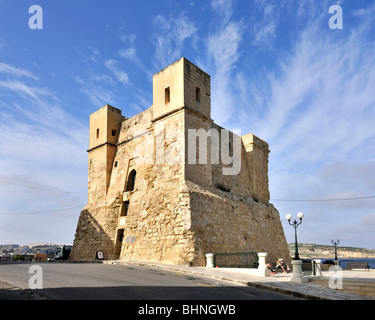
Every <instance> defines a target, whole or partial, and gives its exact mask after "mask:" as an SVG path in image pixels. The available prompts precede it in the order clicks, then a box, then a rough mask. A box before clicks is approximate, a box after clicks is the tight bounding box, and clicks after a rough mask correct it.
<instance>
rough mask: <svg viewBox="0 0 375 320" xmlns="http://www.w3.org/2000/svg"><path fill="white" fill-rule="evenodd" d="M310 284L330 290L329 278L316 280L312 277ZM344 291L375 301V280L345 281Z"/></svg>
mask: <svg viewBox="0 0 375 320" xmlns="http://www.w3.org/2000/svg"><path fill="white" fill-rule="evenodd" d="M310 283H312V284H316V285H319V286H322V287H325V288H329V284H328V283H329V278H326V277H322V278H314V277H310ZM342 284H343V289H337V290H340V291H344V292H348V293H355V294H360V295H364V296H368V297H371V298H374V299H375V280H372V279H371V280H368V279H366V280H363V279H345V278H344V279H343V283H342Z"/></svg>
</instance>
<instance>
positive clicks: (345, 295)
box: [103, 260, 375, 300]
mask: <svg viewBox="0 0 375 320" xmlns="http://www.w3.org/2000/svg"><path fill="white" fill-rule="evenodd" d="M103 263H106V264H121V265H137V266H143V267H147V268H156V269H163V270H169V271H173V272H179V273H185V274H192V275H196V276H201V277H206V278H212V279H217V280H222V281H227V282H230V283H235V284H241V285H245V286H251V287H254V288H258V289H262V290H269V291H273V292H278V293H283V294H287V295H290V296H293V297H297V298H302V299H308V300H375V297H374V296H373V297H371V296H368V295H362V294H356V293H350V292H347V291H345V290H334V289H330V288H329V287H324V286H323V285H322V281H323V282H324V281H325V283H326V284H327V283H328V281H329V279H331V277H332V275H333V273H332V272H329V271H323V272H322V276H321V277H314V276H310V277H309V278H310V281H309V282H307V283H303V284H300V283H296V282H292V281H291V276H292V274H291V273H286V274H284V273H277V274H275V275H271V276H270V277H259V276H255V275H252V274H248V273H246V269H245V268H238V269H235V268H231V269H227V268H205V267H189V266H178V265H169V264H163V263H155V262H143V261H119V260H114V261H111V260H106V261H103ZM338 275H339V274H336V276H338ZM340 276H342V280H343V283H344V288H345V283H346V282H349V281H350V282H353V281H355V282H358V283H367V284H368V283H370V284H371V285H372V286H374V287H375V270H373V269H371V270H370V271H366V270H343V271H342V273H341V274H340ZM333 283H334V284H335V283H337V280H334V282H333ZM374 289H375V288H374Z"/></svg>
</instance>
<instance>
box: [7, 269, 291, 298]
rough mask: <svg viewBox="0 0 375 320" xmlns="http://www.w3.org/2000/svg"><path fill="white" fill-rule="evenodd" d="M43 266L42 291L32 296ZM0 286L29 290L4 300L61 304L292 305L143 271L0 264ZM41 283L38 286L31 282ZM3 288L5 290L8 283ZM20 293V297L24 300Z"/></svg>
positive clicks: (263, 294)
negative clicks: (35, 269)
mask: <svg viewBox="0 0 375 320" xmlns="http://www.w3.org/2000/svg"><path fill="white" fill-rule="evenodd" d="M33 265H34V266H35V265H39V266H41V268H42V273H43V277H42V279H43V289H36V290H30V289H29V279H30V277H34V276H36V273H29V268H30V267H31V266H33ZM0 281H4V282H6V283H8V284H11V285H14V286H17V287H20V288H24V289H27V290H21V291H20V290H11V291H9V290H4V289H6V288H4V289H0V299H46V298H47V299H57V300H87V299H90V300H96V299H98V300H107V299H110V300H268V299H269V300H290V299H293V298H292V297H289V296H286V295H282V294H277V293H274V292H268V291H262V290H259V289H255V288H250V287H246V286H239V285H235V284H230V283H227V282H222V281H218V280H214V279H205V278H200V277H197V276H192V275H187V274H181V273H174V272H170V271H165V270H160V269H149V268H144V267H138V266H131V267H130V266H123V265H105V264H98V263H39V264H35V263H26V262H21V263H9V262H4V263H0ZM32 283H36V282H32ZM3 286H5V284H4V283H3ZM20 293H21V294H20Z"/></svg>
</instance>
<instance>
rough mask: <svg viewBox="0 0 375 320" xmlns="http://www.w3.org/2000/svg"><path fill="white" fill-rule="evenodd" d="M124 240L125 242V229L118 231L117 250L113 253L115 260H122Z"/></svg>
mask: <svg viewBox="0 0 375 320" xmlns="http://www.w3.org/2000/svg"><path fill="white" fill-rule="evenodd" d="M122 240H124V229H118V230H117V235H116V242H115V250H114V252H113V260H118V259H120V254H121V248H122Z"/></svg>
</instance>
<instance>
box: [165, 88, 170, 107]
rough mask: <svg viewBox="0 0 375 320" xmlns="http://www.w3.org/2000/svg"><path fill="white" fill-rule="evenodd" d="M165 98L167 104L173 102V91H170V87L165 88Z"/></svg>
mask: <svg viewBox="0 0 375 320" xmlns="http://www.w3.org/2000/svg"><path fill="white" fill-rule="evenodd" d="M164 96H165V99H164V100H165V104H167V103H169V102H171V90H170V88H169V87H168V88H165V94H164Z"/></svg>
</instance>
